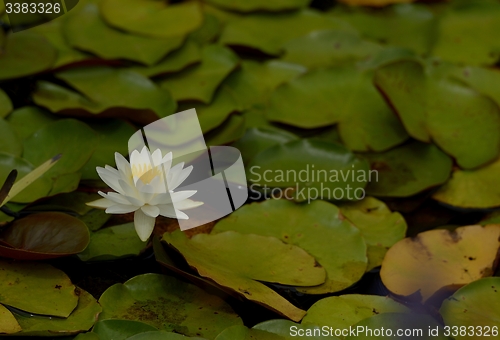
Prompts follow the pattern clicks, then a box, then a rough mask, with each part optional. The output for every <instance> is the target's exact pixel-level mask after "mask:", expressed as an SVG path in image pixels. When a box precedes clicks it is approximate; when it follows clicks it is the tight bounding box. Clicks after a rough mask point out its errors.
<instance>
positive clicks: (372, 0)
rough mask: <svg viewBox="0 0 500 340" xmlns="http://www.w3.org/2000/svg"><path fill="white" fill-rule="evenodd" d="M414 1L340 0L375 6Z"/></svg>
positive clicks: (356, 4)
mask: <svg viewBox="0 0 500 340" xmlns="http://www.w3.org/2000/svg"><path fill="white" fill-rule="evenodd" d="M413 1H415V0H340V2H343V3H345V4H348V5H351V6H374V7H382V6H387V5H392V4H398V3H406V2H413Z"/></svg>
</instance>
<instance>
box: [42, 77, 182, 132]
mask: <svg viewBox="0 0 500 340" xmlns="http://www.w3.org/2000/svg"><path fill="white" fill-rule="evenodd" d="M133 78H135V76H133ZM144 79H145V78H144ZM136 80H139V79H136ZM95 81H96V82H97V81H98V79H95ZM141 81H142V79H141ZM124 82H125V81H124ZM124 82H122V83H124ZM127 82H128V81H127ZM118 83H119V81H118ZM123 85H126V84H123ZM129 85H131V86H130V87H131V88H130V92H132V93H135V92H134V91H133V89H132V88H133V87H135V85H133V84H129ZM146 85H147V84H146ZM148 86H149V85H148ZM116 90H119V89H116ZM148 91H149V90H147V91H146V92H148ZM117 92H119V91H117ZM152 92H153V93H151V95H152V97H155V98H156V100H155V101H154V102H150V101H148V100H147V97H149V95H148V94H145V95H144V96H142V95H141V96H140V97H142V98H140V99H133V98H126V99H124V98H122V99H120V102H115V101H112V102H110V101H108V98H103V100H105V101H106V102H105V103H97V102H94V101H91V100H89V99H88V98H87V97H85V96H84V95H82V94H80V93H78V92H75V91H72V90H69V89H67V88H65V87H62V86H59V85H56V84H53V83H50V82H46V81H39V82H38V83H37V91H36V92H35V93H34V94H33V99H34V100H35V102H36V103H37V104H38V105H41V106H44V107H46V108H48V109H49V110H50V111H52V112H55V113H58V114H61V115H66V116H79V117H89V116H93V115H95V114H99V116H100V117H119V118H128V119H130V120H132V121H135V122H138V123H140V124H149V123H151V122H153V121H155V120H157V119H158V114H165V115H167V113H168V114H171V113H173V112H174V111H175V107H176V103H175V101H173V100H172V99H171V96H170V94H169V93H168V92H166V91H164V90H161V89H159V88H157V87H155V88H154V89H153V91H152ZM155 93H156V94H155ZM117 100H118V99H117ZM123 100H125V102H126V103H122V101H123ZM165 100H167V101H166V102H165ZM155 103H156V104H155ZM162 103H164V104H165V105H166V106H165V105H163V104H162ZM122 105H123V107H122Z"/></svg>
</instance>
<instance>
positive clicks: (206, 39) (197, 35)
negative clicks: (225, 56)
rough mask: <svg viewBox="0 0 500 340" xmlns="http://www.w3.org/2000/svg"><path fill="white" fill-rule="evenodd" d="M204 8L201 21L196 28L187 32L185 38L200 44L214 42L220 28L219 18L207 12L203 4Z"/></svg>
mask: <svg viewBox="0 0 500 340" xmlns="http://www.w3.org/2000/svg"><path fill="white" fill-rule="evenodd" d="M204 5H205V4H204ZM204 10H205V12H204V16H203V23H202V24H201V26H199V27H198V28H197V29H196V30H194V31H193V32H191V33H189V35H188V38H187V39H190V40H192V41H193V42H195V43H197V44H198V45H200V46H203V45H207V44H209V43H212V42H214V41H215V40H216V39H217V37H218V36H219V34H220V32H221V29H222V24H221V22H220V20H219V19H218V18H217V17H216V16H215V15H212V14H209V13H207V11H206V6H204Z"/></svg>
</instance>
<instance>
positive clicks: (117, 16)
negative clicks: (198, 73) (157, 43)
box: [100, 0, 203, 38]
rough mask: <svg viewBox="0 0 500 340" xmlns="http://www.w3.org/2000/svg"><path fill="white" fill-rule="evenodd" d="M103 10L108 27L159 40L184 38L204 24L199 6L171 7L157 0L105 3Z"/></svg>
mask: <svg viewBox="0 0 500 340" xmlns="http://www.w3.org/2000/svg"><path fill="white" fill-rule="evenodd" d="M100 8H101V14H102V16H103V17H104V19H105V20H106V21H107V22H108V24H110V25H112V26H115V27H117V28H119V29H122V30H124V31H127V32H133V33H137V34H143V35H147V36H152V37H157V38H172V37H183V36H185V35H186V34H188V33H189V32H192V31H193V30H195V29H196V28H197V27H199V26H200V25H201V24H202V22H203V15H202V12H201V9H200V6H199V4H198V3H196V2H185V3H179V4H168V3H166V2H162V1H154V0H143V1H137V0H104V1H102V2H101V4H100Z"/></svg>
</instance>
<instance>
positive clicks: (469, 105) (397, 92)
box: [375, 61, 500, 169]
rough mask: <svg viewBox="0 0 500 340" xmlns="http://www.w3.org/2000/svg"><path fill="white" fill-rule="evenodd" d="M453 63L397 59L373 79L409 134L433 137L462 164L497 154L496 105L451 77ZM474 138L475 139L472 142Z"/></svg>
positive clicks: (426, 139)
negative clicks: (424, 62)
mask: <svg viewBox="0 0 500 340" xmlns="http://www.w3.org/2000/svg"><path fill="white" fill-rule="evenodd" d="M450 70H451V71H453V70H454V69H453V67H451V66H448V65H439V64H438V65H437V66H433V65H431V64H430V63H428V64H427V65H424V64H423V63H421V62H417V61H399V62H395V63H393V64H390V65H387V66H384V67H382V68H380V69H378V70H377V72H376V74H375V82H376V84H377V86H378V87H379V88H380V89H381V90H382V92H383V93H384V94H385V95H386V97H387V98H388V100H389V101H390V102H391V104H392V105H393V107H394V108H395V109H396V111H397V112H398V115H399V116H400V117H401V120H402V122H403V124H404V126H405V128H406V130H407V131H408V133H409V134H410V135H411V136H412V137H414V138H415V139H418V140H421V141H423V142H429V143H430V142H431V141H432V142H434V143H436V144H437V145H438V146H439V147H440V148H441V149H443V150H444V151H445V152H446V153H448V154H449V155H451V156H453V157H454V158H455V159H456V161H457V163H458V164H459V165H460V166H461V167H462V168H466V169H470V168H476V167H478V166H481V165H484V164H486V163H488V162H490V161H492V160H494V159H496V158H497V157H498V155H499V154H500V135H499V134H497V133H496V132H495V131H498V130H499V129H500V109H499V108H498V106H497V105H496V104H495V103H494V102H493V101H492V100H491V99H489V98H487V97H485V96H484V95H481V94H480V93H478V92H476V91H474V90H473V89H471V88H469V87H467V86H466V85H464V84H463V83H462V82H458V81H456V80H454V79H452V78H451V77H450V73H451V72H450ZM471 141H474V143H471Z"/></svg>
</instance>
